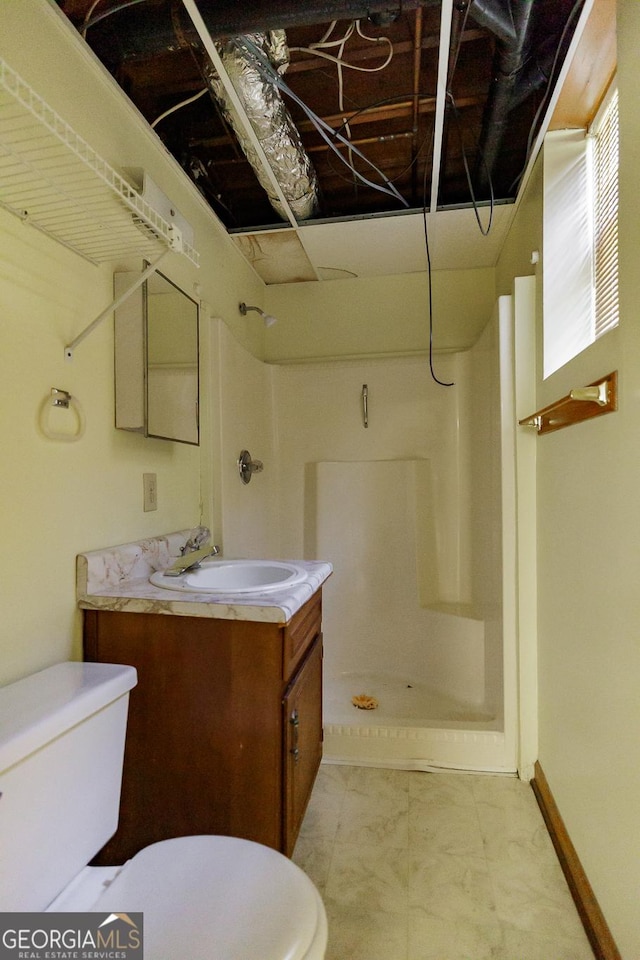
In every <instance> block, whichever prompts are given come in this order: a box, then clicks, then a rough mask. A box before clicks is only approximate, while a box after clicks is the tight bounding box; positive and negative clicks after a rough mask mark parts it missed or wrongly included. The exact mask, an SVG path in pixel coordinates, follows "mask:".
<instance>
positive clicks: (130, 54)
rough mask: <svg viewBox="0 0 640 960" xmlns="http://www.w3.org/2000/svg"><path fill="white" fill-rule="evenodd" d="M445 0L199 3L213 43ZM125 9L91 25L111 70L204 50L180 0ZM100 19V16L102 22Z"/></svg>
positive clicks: (90, 35) (92, 40)
mask: <svg viewBox="0 0 640 960" xmlns="http://www.w3.org/2000/svg"><path fill="white" fill-rule="evenodd" d="M439 5H440V0H305V2H304V3H300V2H298V0H243V2H242V3H239V2H238V0H200V2H199V3H198V10H199V12H200V15H201V17H202V20H203V21H204V23H205V26H206V28H207V32H208V33H209V36H210V37H211V38H212V39H213V40H228V39H230V38H232V37H236V36H241V35H243V34H250V33H266V32H268V31H270V30H279V29H288V28H291V27H304V26H313V25H315V24H320V23H328V22H330V21H331V20H365V19H371V18H376V19H379V18H380V17H382V19H383V21H388V20H389V19H394V18H395V17H397V16H398V14H399V13H401V12H402V11H406V10H415V9H417V8H419V7H427V6H431V7H433V6H439ZM145 6H146V5H145V4H144V3H143V4H136V5H134V6H131V7H124V8H123V9H122V10H119V11H118V12H117V13H114V14H113V16H109V17H106V18H104V19H101V20H99V22H96V25H95V26H91V21H89V26H88V29H87V30H86V39H87V41H88V42H89V44H90V45H91V46H92V47H93V48H94V49H95V50H96V52H97V53H98V56H99V57H100V59H102V60H103V61H104V62H105V63H109V64H110V65H111V66H112V67H113V66H116V65H117V64H119V63H122V62H123V61H124V60H130V59H135V58H136V57H142V56H145V57H146V56H150V55H152V54H155V53H163V52H167V51H173V50H179V49H185V48H188V47H198V46H200V43H199V38H198V34H197V32H196V30H195V29H194V27H193V24H192V22H191V21H190V19H189V18H188V17H187V16H186V14H185V12H184V9H183V8H182V4H181V3H180V2H179V0H170V2H168V3H166V4H165V5H162V6H159V7H157V8H154V11H153V16H150V15H149V12H148V10H146V9H145ZM97 19H98V18H96V20H97Z"/></svg>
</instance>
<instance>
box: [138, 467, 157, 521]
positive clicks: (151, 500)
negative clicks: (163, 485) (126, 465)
mask: <svg viewBox="0 0 640 960" xmlns="http://www.w3.org/2000/svg"><path fill="white" fill-rule="evenodd" d="M142 488H143V491H144V493H143V508H144V510H145V512H148V511H150V510H157V509H158V479H157V477H156V474H155V473H143V474H142Z"/></svg>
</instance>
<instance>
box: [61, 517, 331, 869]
mask: <svg viewBox="0 0 640 960" xmlns="http://www.w3.org/2000/svg"><path fill="white" fill-rule="evenodd" d="M171 536H173V535H171ZM147 542H150V541H147ZM183 542H184V541H183ZM143 543H144V542H143ZM127 546H128V547H131V546H132V545H127ZM153 549H155V545H154V548H153ZM99 553H103V552H99V551H96V552H95V554H94V555H92V554H84V555H82V556H81V557H79V558H78V594H79V603H80V606H81V607H83V608H84V653H85V659H86V660H92V661H100V662H108V663H121V664H130V665H132V666H134V667H135V668H136V669H137V671H138V685H137V687H136V688H135V689H134V690H133V691H132V693H131V697H130V703H129V722H128V730H127V743H126V749H125V760H124V775H123V787H122V800H121V805H120V820H119V826H118V830H117V832H116V834H115V836H114V837H113V838H112V839H111V840H110V841H109V842H108V843H107V844H106V846H105V847H104V848H103V850H102V851H101V853H100V854H99V856H98V858H97V859H96V861H94V862H95V863H100V864H105V865H106V864H113V863H122V862H124V861H125V860H126V859H127V858H129V857H131V856H133V855H134V854H135V853H136V852H137V851H138V850H140V849H141V848H142V847H144V846H147V845H148V844H150V843H153V842H154V841H157V840H163V839H166V838H168V837H174V836H183V835H189V834H200V833H210V834H226V835H230V836H236V837H244V838H246V839H249V840H255V841H258V842H260V843H264V844H266V845H268V846H270V847H273V848H275V849H276V850H280V851H281V852H283V853H285V854H288V855H289V854H291V852H292V850H293V846H294V844H295V841H296V838H297V835H298V831H299V829H300V824H301V822H302V818H303V816H304V812H305V809H306V806H307V802H308V799H309V795H310V793H311V789H312V787H313V783H314V780H315V776H316V773H317V770H318V766H319V764H320V759H321V755H322V629H321V624H322V582H323V581H324V579H326V577H327V576H328V575H329V574H330V572H331V567H330V565H329V564H319V563H315V564H311V563H310V564H308V567H309V573H310V577H309V582H308V583H305V584H304V585H302V589H301V588H300V586H299V587H297V588H295V589H292V590H291V591H290V592H289V594H287V595H286V596H279V595H278V594H275V593H274V594H272V595H271V596H270V597H266V596H263V597H259V598H256V597H252V598H251V599H250V600H248V599H247V598H245V599H243V601H242V602H239V601H238V599H237V598H235V599H234V598H233V597H224V598H218V599H212V598H211V597H203V596H201V595H200V594H190V595H189V596H188V597H184V596H183V595H179V597H178V598H177V599H176V594H173V595H171V596H170V597H169V596H168V591H166V590H160V589H158V588H154V587H151V586H150V585H149V583H148V577H147V576H146V575H145V576H143V577H139V576H127V575H126V574H125V575H124V576H123V575H122V570H123V562H122V558H121V557H120V558H119V560H118V563H117V564H116V565H115V566H114V565H113V564H111V563H109V562H108V561H107V562H105V561H104V559H102V560H101V561H100V563H97V564H96V563H95V562H94V561H95V560H96V557H97V555H98V554H99ZM141 562H142V561H141V560H140V558H137V559H136V560H135V561H133V563H132V564H131V566H132V570H133V572H135V573H136V574H137V573H139V572H140V564H141ZM154 562H155V563H157V560H155V561H154V560H153V559H152V561H151V564H152V566H153V564H154ZM92 563H93V569H94V573H95V570H96V569H99V571H100V572H99V577H98V579H100V578H101V581H100V582H99V583H97V582H96V577H95V576H94V575H92V573H91V568H92ZM125 566H127V564H125ZM160 566H161V564H160ZM110 567H113V568H114V569H116V568H117V570H118V578H119V579H118V580H117V582H115V583H110V584H109V583H107V585H106V586H105V581H108V580H109V579H110V577H109V573H108V570H109V568H110ZM136 567H137V568H138V569H135V568H136ZM105 571H106V572H105ZM111 579H113V578H111ZM92 580H93V582H91V581H92ZM292 611H293V612H292Z"/></svg>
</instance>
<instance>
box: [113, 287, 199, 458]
mask: <svg viewBox="0 0 640 960" xmlns="http://www.w3.org/2000/svg"><path fill="white" fill-rule="evenodd" d="M137 276H139V274H136V273H133V272H122V273H116V274H114V291H115V295H116V297H119V296H121V294H123V293H124V292H125V291H126V290H127V289H128V288H129V287H131V286H132V284H133V283H134V282H135V280H136V278H137ZM198 309H199V308H198V303H197V302H196V301H195V300H193V299H192V298H191V297H189V296H188V295H187V294H186V293H185V292H184V291H183V290H181V289H180V288H179V287H177V286H176V285H175V283H173V282H172V281H171V280H169V279H168V277H165V276H163V274H161V273H157V272H156V273H153V274H152V275H151V276H150V277H149V278H148V279H147V280H145V282H144V283H143V284H142V286H140V287H138V288H137V289H136V290H134V291H133V293H132V294H131V295H130V296H129V297H128V298H127V299H126V300H125V301H124V303H123V304H122V305H121V306H120V307H118V309H117V310H116V311H115V394H116V427H117V428H118V429H120V430H133V431H135V432H137V433H142V434H144V436H146V437H155V438H158V439H161V440H176V441H179V442H180V443H192V444H197V443H199V439H200V432H199V409H198V408H199V377H198Z"/></svg>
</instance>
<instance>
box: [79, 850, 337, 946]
mask: <svg viewBox="0 0 640 960" xmlns="http://www.w3.org/2000/svg"><path fill="white" fill-rule="evenodd" d="M91 910H92V912H99V913H103V912H108V913H135V912H139V911H141V912H142V913H143V914H144V916H143V931H144V957H145V960H178V958H179V960H310V958H313V960H315V958H316V957H318V958H321V957H324V951H325V947H326V939H327V931H326V915H325V912H324V906H323V904H322V901H321V899H320V897H319V895H318V892H317V890H316V888H315V886H314V885H313V883H312V882H311V880H310V879H309V877H307V875H306V874H305V873H303V871H302V870H300V868H299V867H297V866H296V865H295V864H294V863H292V862H291V860H288V859H287V858H286V857H284V856H283V855H282V854H280V853H277V852H276V851H275V850H272V849H271V848H270V847H265V846H263V845H262V844H258V843H253V842H251V841H249V840H240V839H237V838H236V837H218V836H196V837H179V838H176V839H174V840H163V841H161V842H160V843H154V844H152V845H151V846H149V847H146V848H145V849H144V850H141V851H140V853H138V854H136V856H135V857H133V859H131V860H129V861H128V863H126V864H125V865H124V867H123V868H122V870H121V871H120V873H119V874H118V876H117V877H116V878H115V880H113V882H112V883H111V884H110V886H109V887H108V888H107V889H106V890H105V892H104V893H103V894H102V895H101V896H100V897H99V899H98V900H97V901H96V903H95V904H94V905H93V907H92V908H91Z"/></svg>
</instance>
